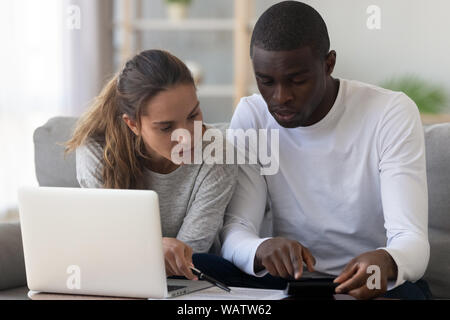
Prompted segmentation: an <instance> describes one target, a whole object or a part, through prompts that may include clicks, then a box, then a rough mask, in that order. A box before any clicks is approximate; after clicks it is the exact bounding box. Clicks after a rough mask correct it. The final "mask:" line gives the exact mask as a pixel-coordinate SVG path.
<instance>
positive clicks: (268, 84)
mask: <svg viewBox="0 0 450 320" xmlns="http://www.w3.org/2000/svg"><path fill="white" fill-rule="evenodd" d="M259 83H261V84H262V85H265V86H270V85H272V84H273V81H272V80H266V79H265V80H262V79H260V80H259Z"/></svg>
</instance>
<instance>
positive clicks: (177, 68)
mask: <svg viewBox="0 0 450 320" xmlns="http://www.w3.org/2000/svg"><path fill="white" fill-rule="evenodd" d="M178 84H192V85H195V84H194V80H193V78H192V75H191V73H190V71H189V69H188V68H187V67H186V65H185V64H184V63H183V62H182V61H181V60H179V59H178V58H177V57H175V56H173V55H172V54H170V53H169V52H166V51H162V50H146V51H143V52H141V53H139V54H137V55H136V56H134V57H133V58H132V59H130V60H129V61H128V62H127V63H126V64H125V66H124V68H123V69H122V71H121V72H120V73H118V74H117V75H115V76H114V77H113V78H112V79H111V80H110V81H109V82H108V84H107V85H106V86H105V87H104V88H103V90H102V91H101V93H100V94H99V95H98V96H97V97H96V98H95V100H94V102H93V103H92V105H91V106H90V107H89V109H88V110H87V111H86V112H85V113H84V114H83V115H82V116H81V117H80V119H79V120H78V122H77V125H76V128H75V131H74V133H73V136H72V137H71V139H70V140H69V141H67V142H66V148H65V153H66V154H67V153H69V152H73V151H74V150H76V148H77V147H79V146H81V145H83V144H84V143H86V142H88V140H89V139H93V140H94V141H97V142H99V143H100V144H101V145H102V146H103V159H102V165H103V169H102V178H103V187H104V188H111V189H141V188H143V181H142V174H143V169H144V163H145V161H146V160H148V156H147V155H146V151H145V145H144V142H143V140H142V138H141V136H140V135H135V134H134V132H133V131H131V129H130V128H129V127H128V126H127V124H126V123H125V121H124V120H123V119H122V116H123V115H124V114H127V115H128V117H130V118H131V119H132V120H133V121H136V124H137V127H138V129H139V131H140V129H141V116H143V115H145V107H146V105H147V104H148V102H149V101H150V99H151V98H152V97H154V96H155V95H157V94H158V93H160V92H161V91H164V90H167V89H169V88H171V87H173V86H175V85H178Z"/></svg>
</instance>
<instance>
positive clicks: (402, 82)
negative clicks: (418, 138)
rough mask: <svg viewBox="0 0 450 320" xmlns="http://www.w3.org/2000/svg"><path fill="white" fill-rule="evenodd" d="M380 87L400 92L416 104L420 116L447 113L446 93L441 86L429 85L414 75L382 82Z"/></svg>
mask: <svg viewBox="0 0 450 320" xmlns="http://www.w3.org/2000/svg"><path fill="white" fill-rule="evenodd" d="M380 86H381V87H383V88H386V89H389V90H393V91H402V92H403V93H405V94H406V95H407V96H409V97H410V98H411V99H412V100H413V101H414V102H415V103H416V104H417V107H418V108H419V111H420V112H421V113H422V114H438V113H442V112H445V111H447V112H448V109H447V110H446V108H447V107H448V102H449V101H448V96H447V92H446V91H445V90H444V89H443V88H442V87H441V86H438V85H435V84H432V83H429V82H428V81H426V80H424V79H422V78H420V77H418V76H416V75H404V76H401V77H394V78H391V79H389V80H387V81H384V82H383V83H381V85H380Z"/></svg>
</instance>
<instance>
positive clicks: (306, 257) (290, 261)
mask: <svg viewBox="0 0 450 320" xmlns="http://www.w3.org/2000/svg"><path fill="white" fill-rule="evenodd" d="M303 261H305V263H306V265H307V267H308V270H309V271H310V272H313V271H314V267H313V266H314V265H315V264H316V259H314V257H313V255H312V254H311V252H309V250H308V249H307V248H305V247H303V246H302V245H301V244H300V243H299V242H298V241H294V240H290V239H286V238H272V239H267V240H266V241H264V242H263V243H261V244H260V245H259V247H258V249H256V254H255V261H254V269H255V272H259V271H261V270H262V269H264V268H265V269H267V271H268V272H269V273H270V274H271V275H272V276H278V277H282V278H295V279H299V278H300V277H301V276H302V273H303Z"/></svg>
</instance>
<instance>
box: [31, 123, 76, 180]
mask: <svg viewBox="0 0 450 320" xmlns="http://www.w3.org/2000/svg"><path fill="white" fill-rule="evenodd" d="M76 121H77V118H71V117H56V118H51V119H50V120H48V121H47V123H46V124H44V125H43V126H42V127H39V128H37V129H36V130H35V132H34V137H33V138H34V158H35V166H36V177H37V180H38V182H39V185H40V186H45V187H73V188H75V187H79V184H78V181H77V176H76V168H75V153H74V152H73V153H71V154H69V155H67V157H66V158H64V146H63V144H64V143H65V142H66V141H68V140H69V139H70V136H71V134H72V132H73V129H74V128H75V124H76Z"/></svg>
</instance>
